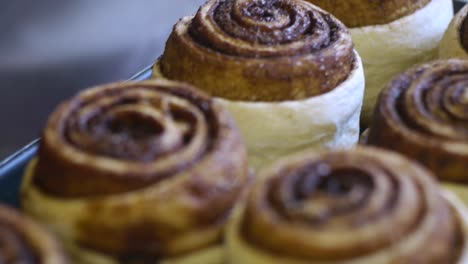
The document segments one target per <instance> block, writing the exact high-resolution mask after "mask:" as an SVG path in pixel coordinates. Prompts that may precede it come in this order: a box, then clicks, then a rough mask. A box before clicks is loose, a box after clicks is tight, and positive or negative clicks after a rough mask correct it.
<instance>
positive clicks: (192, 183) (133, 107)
mask: <svg viewBox="0 0 468 264" xmlns="http://www.w3.org/2000/svg"><path fill="white" fill-rule="evenodd" d="M32 171H33V180H32V185H29V183H27V184H26V186H25V187H24V194H25V195H31V194H34V193H36V192H35V189H38V190H39V191H40V192H39V193H40V195H41V197H42V198H41V199H44V201H43V202H44V203H46V204H43V205H41V206H42V208H44V209H43V210H41V211H36V212H33V214H35V215H36V216H37V217H38V218H43V219H52V218H50V217H51V215H52V217H54V216H53V215H57V216H59V215H61V214H62V212H61V211H62V210H70V211H72V212H71V213H68V215H67V216H66V217H67V218H70V219H68V220H65V219H64V220H63V221H68V222H70V224H68V222H67V224H65V223H62V224H61V225H62V226H68V225H73V227H70V228H71V230H70V229H65V230H64V228H63V227H57V226H54V225H55V224H56V223H46V224H50V225H52V227H53V228H56V229H57V230H61V231H60V232H63V234H61V236H62V237H65V238H66V239H70V240H74V241H72V243H77V244H78V246H80V247H83V248H87V249H90V250H94V251H97V252H100V253H104V254H108V255H111V256H114V257H116V258H120V257H121V258H124V259H125V258H129V257H130V258H132V259H140V258H146V257H148V258H149V259H158V258H165V257H171V256H178V255H181V254H185V253H189V252H192V251H193V250H197V249H200V248H204V247H207V246H209V245H213V244H216V243H218V242H219V241H220V239H221V229H222V226H223V225H224V222H225V220H226V217H227V215H228V214H229V212H230V210H231V208H232V207H233V206H234V204H235V202H236V200H237V198H238V197H239V195H240V193H241V191H242V188H243V187H244V184H245V183H246V181H247V162H246V150H245V147H244V145H243V142H242V140H241V137H240V135H239V132H238V131H237V128H236V125H235V124H234V121H233V119H232V117H231V116H230V115H229V114H228V112H227V111H226V110H224V109H222V108H221V107H220V106H219V105H218V104H217V103H216V102H214V101H212V100H211V98H209V97H208V96H206V95H204V94H203V93H201V92H199V91H197V90H195V89H193V88H191V86H189V85H186V84H181V83H177V82H170V81H164V80H159V81H146V82H125V83H116V84H109V85H104V86H100V87H96V88H94V89H89V90H87V91H84V92H82V93H81V94H79V95H77V96H76V97H74V98H73V99H71V100H69V101H67V102H65V103H64V104H62V105H61V106H60V107H59V108H58V109H57V111H55V112H54V113H53V114H52V116H51V117H50V119H49V122H48V123H47V126H46V128H45V130H44V136H43V140H42V142H41V146H40V151H39V158H38V163H37V165H34V164H33V165H32ZM36 195H37V194H36ZM25 197H26V196H25ZM26 198H27V197H26ZM47 201H49V202H47ZM34 202H35V201H32V200H28V203H34ZM47 203H50V204H47ZM67 203H69V204H70V207H69V208H67ZM61 206H63V209H57V208H61ZM74 206H75V207H74ZM28 208H30V209H32V210H34V206H33V205H32V204H29V206H28ZM58 218H59V217H58ZM197 232H199V233H201V234H198V233H197ZM195 235H196V236H200V237H196V238H194V236H195ZM69 236H74V237H69Z"/></svg>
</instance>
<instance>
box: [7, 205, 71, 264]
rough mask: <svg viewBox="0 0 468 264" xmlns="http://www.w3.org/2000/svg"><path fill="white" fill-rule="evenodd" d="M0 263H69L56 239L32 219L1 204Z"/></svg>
mask: <svg viewBox="0 0 468 264" xmlns="http://www.w3.org/2000/svg"><path fill="white" fill-rule="evenodd" d="M0 261H1V263H5V264H14V263H28V264H65V263H68V262H67V260H66V258H65V256H64V254H63V251H62V249H61V248H60V247H59V245H58V244H57V242H56V241H55V239H54V238H53V237H52V236H51V235H50V234H49V233H47V232H46V231H45V230H43V229H42V228H41V227H39V226H37V225H36V224H35V223H33V222H32V221H31V220H29V219H28V218H26V216H23V215H21V214H19V213H18V212H16V211H14V210H13V209H10V208H7V207H6V206H3V205H1V204H0Z"/></svg>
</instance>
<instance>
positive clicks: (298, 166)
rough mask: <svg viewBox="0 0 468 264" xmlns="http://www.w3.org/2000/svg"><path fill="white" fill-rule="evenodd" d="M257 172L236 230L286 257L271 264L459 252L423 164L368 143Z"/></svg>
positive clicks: (440, 258)
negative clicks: (259, 177)
mask: <svg viewBox="0 0 468 264" xmlns="http://www.w3.org/2000/svg"><path fill="white" fill-rule="evenodd" d="M263 177H265V179H266V180H265V181H264V182H263V183H262V184H261V185H260V184H259V185H258V186H257V187H256V188H255V189H254V191H253V193H252V194H251V195H250V197H249V199H248V203H247V205H246V208H245V211H244V213H243V219H242V220H240V222H239V227H238V230H239V233H240V237H241V238H240V239H241V240H243V241H245V243H246V244H248V245H250V246H251V247H254V248H255V250H258V251H261V252H264V253H263V254H264V255H270V256H273V258H272V259H275V258H276V257H278V258H280V256H285V258H287V260H288V261H290V262H285V260H284V259H282V260H276V261H278V263H311V262H314V263H315V261H317V262H320V261H324V262H327V263H328V262H340V263H341V262H342V261H347V262H346V263H348V261H349V263H456V260H457V258H458V257H459V254H460V249H461V244H463V242H462V241H461V240H463V238H461V237H460V234H461V225H460V222H459V219H457V218H458V216H457V214H456V213H455V210H453V209H451V208H450V206H448V203H447V201H445V200H444V199H443V198H442V196H441V195H440V191H439V190H438V188H437V187H436V184H435V182H433V181H432V180H431V178H430V177H429V174H428V173H427V172H426V171H425V170H423V169H422V168H420V167H418V166H416V165H414V164H412V163H410V162H409V161H407V160H405V159H403V158H402V157H400V156H397V155H395V154H391V153H387V152H384V151H381V150H378V149H372V148H360V149H356V150H353V151H348V152H332V153H326V154H324V155H322V156H320V155H317V154H310V155H302V156H297V157H295V158H292V159H289V160H285V161H283V162H282V163H280V164H279V165H276V166H274V167H273V168H272V169H270V170H268V171H267V172H266V173H265V174H264V175H263ZM264 234H268V236H265V235H264ZM460 239H461V240H460ZM428 242H429V243H428ZM460 242H461V243H460ZM454 248H455V249H456V250H454ZM421 250H424V252H426V253H425V254H420V252H421ZM232 253H233V255H234V254H236V253H234V252H232ZM243 260H244V261H246V259H243ZM254 260H255V261H257V260H256V259H250V261H252V263H269V262H267V261H264V262H254ZM265 260H266V259H265ZM295 261H303V262H295ZM353 261H355V262H353ZM232 263H241V262H235V261H234V262H232ZM272 263H273V262H272ZM274 263H276V262H274Z"/></svg>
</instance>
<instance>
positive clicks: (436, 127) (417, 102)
mask: <svg viewBox="0 0 468 264" xmlns="http://www.w3.org/2000/svg"><path fill="white" fill-rule="evenodd" d="M467 83H468V61H463V60H458V59H452V60H447V61H437V62H433V63H429V64H425V65H420V66H417V67H414V68H412V69H410V70H408V71H407V72H405V73H403V74H401V75H400V76H398V77H397V78H395V79H394V80H393V81H391V82H390V83H389V84H388V85H387V86H386V88H385V89H384V90H383V91H382V94H381V95H380V98H379V102H378V105H377V107H376V111H375V118H374V121H373V124H372V126H371V128H370V132H369V136H368V139H367V141H368V144H371V145H375V146H379V147H383V148H388V149H391V150H394V151H398V152H400V153H403V154H405V155H406V156H408V157H410V158H412V159H415V160H418V161H419V162H420V163H422V164H423V165H425V166H426V167H428V168H429V169H430V170H432V171H433V172H434V174H435V175H436V176H437V177H438V178H439V179H440V180H442V181H445V182H452V183H459V184H466V183H468V174H467V172H468V125H467V124H468V122H467V121H468V89H467V87H468V86H467ZM465 196H466V194H465Z"/></svg>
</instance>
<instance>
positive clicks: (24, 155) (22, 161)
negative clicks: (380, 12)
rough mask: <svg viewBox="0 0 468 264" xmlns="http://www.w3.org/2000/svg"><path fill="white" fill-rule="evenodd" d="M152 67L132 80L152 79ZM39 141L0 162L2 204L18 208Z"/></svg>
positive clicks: (0, 201) (0, 195)
mask: <svg viewBox="0 0 468 264" xmlns="http://www.w3.org/2000/svg"><path fill="white" fill-rule="evenodd" d="M151 73H152V67H151V66H148V67H147V68H145V69H144V70H143V71H141V72H139V73H138V74H136V75H135V76H133V77H132V78H130V80H135V81H142V80H147V79H149V78H150V77H151ZM39 141H40V140H39V139H37V140H34V141H33V142H31V143H30V144H29V145H27V146H25V147H24V148H22V149H21V150H19V151H18V152H16V153H15V154H13V155H11V156H10V157H8V158H6V159H5V160H3V161H1V162H0V203H7V204H10V205H13V206H16V207H18V205H19V195H18V190H19V187H20V183H21V179H22V178H23V173H24V169H25V167H26V165H27V164H28V162H29V161H30V160H31V159H32V158H33V157H34V155H36V152H37V148H38V146H39Z"/></svg>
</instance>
